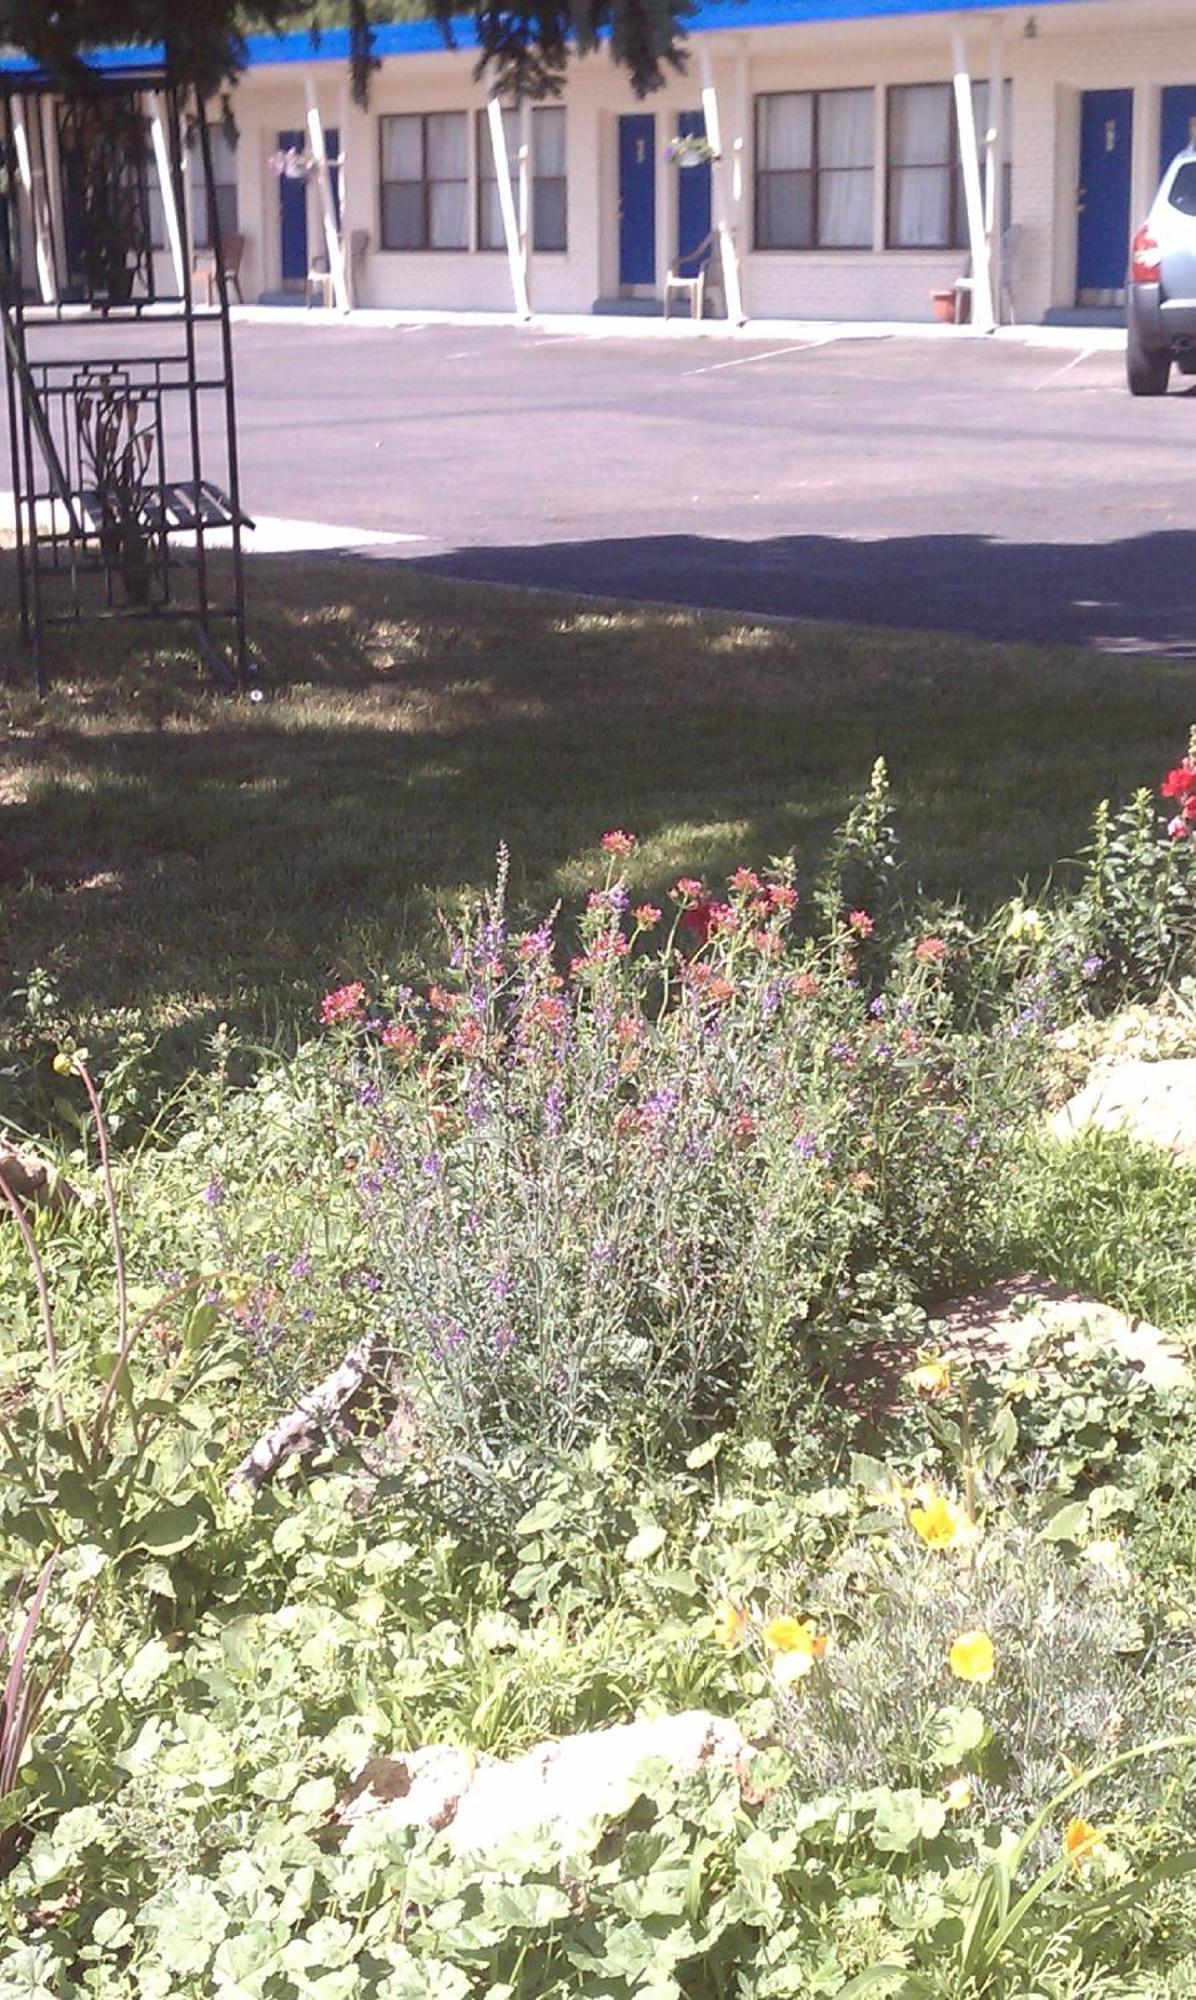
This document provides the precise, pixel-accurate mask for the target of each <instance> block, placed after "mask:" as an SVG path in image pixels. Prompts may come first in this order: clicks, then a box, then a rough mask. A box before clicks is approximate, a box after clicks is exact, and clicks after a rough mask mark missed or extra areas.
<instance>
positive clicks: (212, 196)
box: [185, 119, 241, 251]
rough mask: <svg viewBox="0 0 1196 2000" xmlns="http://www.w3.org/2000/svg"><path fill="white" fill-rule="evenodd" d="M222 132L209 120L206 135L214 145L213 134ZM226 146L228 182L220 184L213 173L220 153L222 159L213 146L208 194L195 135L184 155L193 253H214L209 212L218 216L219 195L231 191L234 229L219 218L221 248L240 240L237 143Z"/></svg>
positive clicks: (219, 125)
mask: <svg viewBox="0 0 1196 2000" xmlns="http://www.w3.org/2000/svg"><path fill="white" fill-rule="evenodd" d="M224 130H225V127H224V122H223V120H220V119H209V120H208V134H209V137H210V138H211V139H212V140H213V141H215V138H216V134H217V133H218V132H224ZM225 144H226V146H227V155H226V157H227V164H228V166H229V167H230V168H231V170H232V172H231V178H230V179H228V180H222V179H221V178H220V176H219V174H217V173H216V172H215V171H214V170H215V168H216V165H217V153H218V152H220V153H221V154H222V155H223V148H219V147H217V146H216V145H215V144H213V147H212V167H213V176H212V186H211V189H210V190H209V189H208V187H207V186H206V184H205V182H204V179H203V147H202V144H201V143H200V140H199V137H198V135H197V136H196V137H195V138H194V139H193V140H192V141H191V145H190V146H189V147H188V149H187V152H186V154H185V164H186V170H187V175H188V178H189V183H190V184H189V187H188V194H189V196H190V200H191V247H192V249H193V250H207V251H210V250H212V249H214V247H215V246H214V244H213V241H212V235H213V231H212V214H211V209H212V208H215V209H216V211H217V213H220V206H219V204H220V198H221V195H226V194H227V193H228V191H229V190H230V189H231V191H232V206H233V226H232V228H231V229H229V228H227V227H226V225H225V220H224V217H223V215H222V216H221V222H220V241H221V244H222V245H227V243H228V240H229V237H230V236H239V235H240V233H241V184H240V176H239V174H238V172H237V141H236V140H234V139H232V138H227V139H226V141H225ZM192 148H193V149H194V150H192ZM197 165H198V167H199V170H200V171H199V186H196V167H197Z"/></svg>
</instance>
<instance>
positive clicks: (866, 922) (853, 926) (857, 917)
mask: <svg viewBox="0 0 1196 2000" xmlns="http://www.w3.org/2000/svg"><path fill="white" fill-rule="evenodd" d="M847 928H848V929H849V930H852V931H854V932H855V934H856V936H857V937H858V938H870V937H871V936H872V933H873V931H874V930H875V929H876V925H875V923H874V922H873V920H872V918H871V917H870V916H869V915H868V912H867V910H853V911H852V913H851V915H850V916H849V917H848V919H847Z"/></svg>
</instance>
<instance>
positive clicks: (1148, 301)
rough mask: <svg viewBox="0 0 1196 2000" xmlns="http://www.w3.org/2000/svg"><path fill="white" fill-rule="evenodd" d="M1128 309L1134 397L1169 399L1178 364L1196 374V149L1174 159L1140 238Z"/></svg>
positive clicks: (1133, 255) (1128, 370) (1132, 258)
mask: <svg viewBox="0 0 1196 2000" xmlns="http://www.w3.org/2000/svg"><path fill="white" fill-rule="evenodd" d="M1126 306H1127V316H1128V321H1129V345H1128V347H1127V349H1126V374H1127V377H1128V379H1129V385H1130V394H1131V396H1165V395H1166V393H1167V384H1168V382H1169V381H1170V379H1171V369H1172V365H1173V364H1174V366H1175V367H1177V368H1178V369H1179V371H1180V373H1181V374H1183V375H1196V146H1193V147H1190V148H1189V149H1188V151H1187V152H1185V153H1180V154H1178V155H1177V156H1176V158H1175V159H1174V160H1172V162H1171V165H1170V166H1169V167H1168V169H1167V171H1166V173H1165V174H1164V175H1163V185H1162V186H1161V188H1160V189H1159V191H1158V194H1157V195H1156V196H1155V200H1154V206H1153V208H1152V209H1151V211H1150V214H1149V215H1148V216H1147V218H1146V221H1145V222H1144V223H1143V225H1142V227H1141V229H1140V230H1139V231H1138V234H1137V235H1136V236H1135V238H1134V246H1133V250H1132V252H1131V254H1130V277H1129V288H1128V291H1127V293H1126Z"/></svg>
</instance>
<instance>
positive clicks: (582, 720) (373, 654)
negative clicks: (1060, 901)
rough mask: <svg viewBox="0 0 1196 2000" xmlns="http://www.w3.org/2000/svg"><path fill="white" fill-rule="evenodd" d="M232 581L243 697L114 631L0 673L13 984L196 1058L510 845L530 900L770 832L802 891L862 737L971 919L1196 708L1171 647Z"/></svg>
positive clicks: (370, 577)
mask: <svg viewBox="0 0 1196 2000" xmlns="http://www.w3.org/2000/svg"><path fill="white" fill-rule="evenodd" d="M5 565H7V568H5ZM10 587H11V556H9V557H7V558H0V602H3V601H4V595H5V593H6V592H7V591H9V589H10ZM250 589H251V604H252V624H253V633H254V642H255V647H256V650H257V652H258V654H259V656H260V661H261V674H260V687H261V692H262V696H263V698H262V700H261V701H260V702H258V703H252V704H251V703H248V702H244V701H235V702H229V701H225V700H221V699H219V698H217V697H214V696H212V695H211V694H210V693H209V692H208V691H207V690H206V689H205V687H204V686H203V684H202V682H201V681H199V680H198V678H197V676H196V672H195V668H194V664H193V662H191V661H190V660H189V659H187V657H186V656H185V653H184V650H183V648H182V644H181V642H180V641H179V639H178V638H177V635H169V634H168V635H163V634H160V633H149V632H147V631H146V629H145V628H140V629H138V630H131V629H130V628H128V627H119V628H115V627H114V628H107V629H104V630H93V629H90V628H89V629H86V630H81V631H78V632H76V633H74V634H72V635H71V638H70V640H69V642H68V643H67V644H65V645H63V644H62V643H61V642H59V645H58V649H57V650H58V657H57V661H56V667H57V671H58V673H59V675H60V679H59V681H58V683H57V687H56V690H55V691H54V692H52V695H51V698H50V700H49V701H48V703H47V704H46V705H45V707H44V709H41V708H39V707H38V706H37V705H36V704H35V703H34V702H33V701H32V699H31V697H30V696H29V695H28V694H27V693H25V692H23V691H22V690H21V689H20V688H12V689H10V690H9V693H8V695H7V698H6V705H7V710H8V720H9V724H10V728H9V735H8V741H7V744H6V746H5V750H4V757H3V767H2V768H0V787H2V789H0V898H2V900H3V905H4V912H5V921H4V941H3V945H2V946H0V951H2V953H3V960H2V961H0V986H7V985H9V984H10V983H11V982H12V981H13V980H14V979H16V978H17V977H18V976H19V975H20V974H21V973H23V972H24V971H25V970H27V968H28V967H29V966H30V965H32V964H45V965H49V966H50V967H52V968H53V970H54V971H55V974H56V976H57V977H58V979H59V980H60V983H61V986H62V990H63V993H64V996H65V998H66V1000H67V1002H68V1004H69V1005H71V1006H72V1007H77V1008H80V1009H89V1010H96V1011H98V1012H100V1013H110V1012H112V1010H116V1009H120V1008H135V1009H139V1010H141V1011H142V1012H143V1013H144V1014H145V1015H146V1016H147V1017H148V1018H149V1019H150V1020H151V1021H153V1022H154V1023H155V1024H163V1023H165V1024H173V1025H174V1026H175V1028H176V1030H177V1032H178V1033H179V1035H180V1037H181V1040H182V1041H183V1042H184V1043H193V1042H194V1039H195V1037H196V1036H197V1034H199V1033H200V1032H201V1031H203V1030H206V1029H207V1028H208V1027H209V1026H210V1025H211V1024H213V1023H214V1022H215V1021H216V1020H218V1019H229V1020H231V1021H234V1022H239V1023H240V1024H241V1025H243V1026H245V1027H248V1028H250V1029H251V1030H252V1031H254V1032H260V1031H261V1030H262V1029H263V1028H264V1029H266V1030H267V1031H270V1030H272V1029H273V1028H274V1027H275V1026H277V1025H278V1024H280V1023H285V1022H290V1021H292V1020H294V1019H295V1018H296V1017H299V1018H303V1019H307V1020H310V1019H311V1009H312V1005H313V1001H314V997H315V996H316V995H317V994H318V993H319V991H320V990H321V989H322V987H323V986H324V985H325V984H326V983H327V982H328V981H329V980H332V979H335V978H337V977H338V976H346V975H349V974H354V973H357V972H363V973H366V974H369V973H373V972H376V971H378V970H380V969H381V968H383V967H390V968H401V969H403V970H404V971H407V972H410V971H413V970H416V969H418V968H420V967H426V966H427V964H428V961H429V957H430V956H433V957H434V955H435V952H436V950H437V949H438V947H437V946H436V945H435V943H433V942H431V941H430V940H431V938H432V934H433V933H434V931H435V928H436V924H435V911H436V907H437V905H438V904H441V903H443V902H446V901H448V902H452V901H454V900H455V899H456V898H457V897H458V896H460V895H461V894H462V893H463V892H465V891H467V890H469V889H470V888H476V887H477V886H479V885H482V884H484V883H485V882H487V881H488V880H489V879H490V877H491V874H492V871H493V865H494V856H495V850H496V847H497V845H498V843H499V841H500V840H502V841H505V843H506V844H507V846H508V847H509V849H510V853H511V860H512V871H511V885H512V897H513V900H514V902H515V903H516V905H517V906H518V907H519V909H520V910H521V911H523V912H526V913H527V914H529V915H530V914H533V913H538V912H540V911H542V910H543V909H545V908H546V907H548V906H550V905H551V904H552V903H553V902H554V901H555V900H556V899H557V898H558V897H560V896H563V897H564V898H565V899H566V901H571V900H572V899H575V898H580V897H581V895H582V893H583V891H584V888H585V886H586V885H587V880H588V878H589V875H590V874H591V872H592V871H593V869H594V867H595V866H596V862H597V856H596V846H597V842H598V840H599V838H600V836H601V834H602V832H603V830H604V829H605V828H606V827H608V826H612V825H622V826H626V827H629V828H632V829H633V830H634V831H635V832H636V833H637V834H638V835H639V836H640V841H641V847H640V851H639V853H638V854H637V857H636V860H635V863H634V886H635V888H637V889H640V890H642V891H643V892H645V893H657V892H661V891H663V890H667V887H668V885H669V883H670V881H671V880H672V879H673V878H674V877H675V876H676V874H677V873H679V872H686V873H705V874H707V875H708V876H709V877H710V879H711V880H714V881H717V880H718V879H719V878H720V877H723V876H725V874H726V873H727V872H728V871H729V870H730V869H731V868H732V867H734V866H735V865H736V864H737V863H738V862H740V861H743V860H747V861H750V862H753V863H758V862H760V861H761V860H763V859H765V858H766V857H768V856H770V855H777V854H781V853H785V852H789V851H796V853H797V854H798V856H799V858H800V860H801V862H802V864H803V873H804V875H805V877H806V879H807V880H808V877H809V871H810V868H811V867H812V866H813V865H815V864H816V863H817V860H818V858H819V856H820V855H821V853H822V851H823V850H824V848H825V844H826V841H827V838H828V835H829V833H830V831H831V829H832V828H833V827H834V826H835V825H836V824H837V823H838V822H839V821H840V820H841V818H842V816H843V813H844V811H845V810H846V808H847V806H848V804H849V803H850V800H851V798H852V797H853V796H854V795H855V794H856V793H858V792H859V790H860V789H862V787H863V785H864V784H865V783H866V781H867V777H868V772H869V769H870V766H871V763H872V760H873V758H874V757H875V756H877V755H878V754H882V753H883V754H884V755H885V756H886V757H887V758H888V759H889V762H890V765H891V769H892V773H893V779H894V786H895V792H896V798H897V804H898V809H899V816H900V820H901V824H902V827H903V832H904V834H905V839H906V848H907V853H908V855H909V859H910V863H911V874H912V875H913V876H916V877H918V878H920V879H921V880H922V882H923V883H924V884H925V886H926V887H927V889H928V890H929V891H931V892H932V893H935V894H939V895H944V896H951V895H954V894H955V893H957V892H959V893H963V894H965V895H966V896H967V897H968V898H969V899H970V900H971V901H972V902H973V903H975V904H977V905H979V906H984V905H985V904H988V903H991V902H992V901H994V900H995V899H997V898H999V897H1000V896H1003V895H1005V894H1008V893H1010V892H1011V891H1012V890H1013V889H1015V887H1016V886H1017V884H1018V882H1019V880H1020V878H1022V877H1023V876H1029V877H1030V878H1031V879H1032V880H1035V881H1040V880H1041V879H1042V878H1043V877H1044V876H1045V875H1046V874H1047V872H1048V871H1049V870H1050V869H1051V867H1052V866H1053V865H1054V864H1055V863H1056V861H1057V860H1058V859H1059V857H1060V856H1061V855H1064V854H1066V853H1069V852H1073V851H1074V850H1075V848H1076V847H1077V845H1078V844H1079V843H1080V842H1081V841H1082V839H1083V836H1084V831H1085V828H1086V825H1087V821H1088V817H1089V814H1090V811H1091V808H1092V805H1093V804H1094V802H1095V800H1096V799H1097V798H1098V797H1099V796H1101V795H1102V793H1104V792H1106V791H1112V792H1114V793H1117V792H1124V791H1126V790H1128V789H1129V788H1131V787H1132V786H1133V785H1135V784H1137V783H1140V782H1143V781H1146V782H1149V781H1151V780H1152V779H1153V778H1154V776H1155V775H1156V773H1157V770H1158V769H1159V767H1160V766H1161V764H1162V763H1163V761H1164V759H1165V758H1166V757H1168V756H1169V755H1171V754H1172V753H1174V751H1175V750H1176V747H1177V744H1178V742H1180V741H1181V740H1182V736H1183V734H1184V731H1185V728H1186V722H1187V718H1188V715H1189V713H1190V712H1191V710H1192V709H1193V708H1196V667H1190V666H1187V665H1180V664H1177V663H1171V664H1166V663H1163V664H1160V663H1154V662H1150V661H1146V660H1135V661H1132V662H1131V661H1124V660H1115V659H1109V658H1102V657H1099V656H1095V655H1093V654H1081V653H1077V652H1075V651H1071V650H1056V651H1043V650H1042V649H1037V648H1016V647H994V646H992V645H984V644H979V643H974V642H970V641H967V640H963V639H958V638H950V637H943V636H941V635H938V636H932V637H927V636H926V635H920V634H912V635H895V634H887V635H885V636H884V637H883V638H879V637H878V636H877V634H875V633H869V632H866V631H863V632H861V631H858V630H857V631H849V630H843V629H839V628H836V627H830V626H818V625H793V624H789V625H771V626H770V625H767V624H761V623H760V622H759V621H747V622H745V621H744V620H743V619H737V618H735V617H727V618H709V619H703V618H701V617H699V616H697V615H695V614H692V613H690V612H685V611H667V610H661V609H659V608H657V607H650V606H636V605H618V604H594V603H589V604H587V603H577V602H571V601H569V600H567V599H563V598H556V597H551V596H532V595H525V594H523V593H519V592H495V591H491V590H485V589H482V588H479V587H476V586H473V585H471V584H464V583H459V582H452V581H445V580H444V579H443V578H441V577H439V576H433V575H428V574H424V573H422V572H421V571H420V570H417V569H416V568H415V567H413V566H412V565H410V564H407V563H389V564H381V563H377V562H374V561H349V560H331V561H330V560H328V559H318V560H313V559H311V558H255V559H254V560H253V562H252V563H251V565H250ZM14 636H15V635H13V633H12V628H11V627H9V628H7V630H5V629H4V628H0V640H8V641H9V643H10V645H11V643H12V640H13V638H14Z"/></svg>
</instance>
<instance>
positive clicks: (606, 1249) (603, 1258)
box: [590, 1242, 615, 1268]
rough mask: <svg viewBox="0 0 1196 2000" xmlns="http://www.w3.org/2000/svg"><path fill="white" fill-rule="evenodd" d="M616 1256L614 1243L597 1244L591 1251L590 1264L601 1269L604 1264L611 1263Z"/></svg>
mask: <svg viewBox="0 0 1196 2000" xmlns="http://www.w3.org/2000/svg"><path fill="white" fill-rule="evenodd" d="M614 1254H615V1246H614V1244H613V1243H605V1242H603V1243H595V1245H594V1247H593V1249H592V1250H591V1251H590V1262H591V1264H594V1265H596V1266H597V1267H598V1268H601V1266H602V1265H603V1264H609V1263H610V1260H611V1258H612V1257H613V1256H614Z"/></svg>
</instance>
